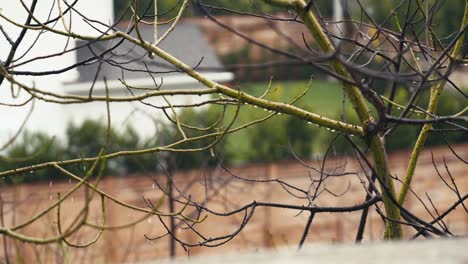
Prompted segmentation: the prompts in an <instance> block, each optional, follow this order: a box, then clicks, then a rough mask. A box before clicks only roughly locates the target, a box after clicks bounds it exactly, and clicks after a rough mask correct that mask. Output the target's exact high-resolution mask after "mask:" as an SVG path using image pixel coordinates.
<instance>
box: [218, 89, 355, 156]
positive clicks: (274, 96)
mask: <svg viewBox="0 0 468 264" xmlns="http://www.w3.org/2000/svg"><path fill="white" fill-rule="evenodd" d="M309 84H310V82H309V80H303V81H274V82H273V83H272V84H271V87H270V89H268V83H267V82H266V83H246V84H241V85H240V86H239V88H240V89H241V90H242V91H244V92H246V93H248V94H251V95H254V96H261V95H264V94H265V93H266V92H267V93H266V96H265V98H266V99H269V100H272V101H277V102H285V103H289V102H291V101H292V100H293V99H294V98H296V97H298V96H299V95H301V94H303V93H304V91H305V90H306V89H307V87H308V86H309ZM342 96H343V94H342V89H341V85H340V83H338V82H327V81H324V80H312V83H311V84H310V87H309V89H308V90H307V92H306V93H305V94H304V96H303V97H302V98H301V99H299V100H298V101H297V102H296V103H295V105H296V106H299V107H301V108H303V109H306V110H308V111H311V112H314V113H317V114H320V115H323V116H326V117H329V118H334V119H339V118H340V113H341V108H342ZM235 109H236V107H235V106H232V107H229V109H228V111H227V112H226V116H225V117H226V119H225V123H227V122H229V121H230V120H232V119H231V118H232V117H233V115H234V112H235ZM346 110H347V111H346V112H347V114H348V115H349V114H350V113H351V114H353V111H352V109H351V105H350V104H349V102H347V103H346ZM268 114H269V113H268V112H266V111H265V110H263V109H260V108H256V107H254V106H251V105H249V106H243V107H242V108H241V109H240V112H239V115H238V118H237V121H236V122H235V126H239V125H242V124H245V123H248V122H250V121H253V120H257V119H260V118H262V117H265V116H267V115H268ZM353 115H354V114H353ZM287 118H288V117H287V116H285V115H276V116H274V117H272V118H271V119H270V120H268V121H266V122H264V123H263V124H261V126H264V127H266V129H263V130H262V132H261V133H262V135H261V136H260V137H259V136H258V131H257V134H255V131H254V130H255V128H253V127H250V128H248V129H243V130H241V131H239V132H236V133H234V134H231V135H228V136H227V137H226V138H225V140H226V143H227V144H228V147H227V148H226V149H228V150H229V151H231V152H232V153H233V156H234V160H236V161H238V162H242V161H243V160H246V159H247V160H248V159H249V157H250V156H251V155H253V154H252V153H253V152H255V151H257V149H256V148H260V147H261V146H262V142H261V141H264V140H263V139H266V138H268V140H267V141H269V142H271V144H275V145H276V148H274V149H275V150H276V149H277V148H278V149H280V150H278V151H284V152H288V153H290V150H289V149H288V147H289V146H288V139H290V138H291V136H293V135H289V132H287V129H286V128H285V126H288V123H287V121H286V119H287ZM353 120H355V119H353ZM298 122H301V121H298ZM304 125H305V126H306V127H307V131H308V132H306V133H312V134H313V135H314V140H313V142H310V144H311V146H312V148H311V149H312V150H313V152H314V153H316V154H317V153H322V152H323V151H324V150H325V149H326V148H327V146H328V143H329V141H330V140H331V138H332V137H333V133H332V132H330V131H328V130H326V129H319V128H317V127H316V126H312V125H308V124H306V123H304ZM291 158H292V157H291Z"/></svg>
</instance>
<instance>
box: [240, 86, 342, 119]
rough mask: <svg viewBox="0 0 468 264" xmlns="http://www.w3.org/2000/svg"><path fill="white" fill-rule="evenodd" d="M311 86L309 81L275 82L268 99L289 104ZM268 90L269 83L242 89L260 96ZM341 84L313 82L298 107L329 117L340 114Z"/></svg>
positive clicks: (242, 87)
mask: <svg viewBox="0 0 468 264" xmlns="http://www.w3.org/2000/svg"><path fill="white" fill-rule="evenodd" d="M308 86H309V81H308V80H303V81H273V82H272V85H271V88H270V91H269V93H268V95H267V97H266V98H269V99H271V100H275V101H281V102H289V101H291V100H292V99H293V98H295V97H297V96H298V95H300V94H301V93H303V92H304V90H305V89H307V87H308ZM267 88H268V83H250V84H249V83H248V84H244V85H242V86H241V89H242V90H243V91H245V92H248V93H250V94H253V95H256V96H260V95H262V94H263V93H264V92H265V91H266V90H267ZM342 96H343V93H342V89H341V84H340V83H338V82H328V81H324V80H312V83H311V85H310V88H309V90H308V91H307V94H305V96H304V97H302V98H301V99H300V100H299V101H298V102H297V103H296V105H300V106H301V107H304V108H306V109H307V110H309V111H313V112H316V113H318V114H321V115H326V116H329V117H332V116H335V115H336V114H339V112H340V109H341V102H342Z"/></svg>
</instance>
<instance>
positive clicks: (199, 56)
mask: <svg viewBox="0 0 468 264" xmlns="http://www.w3.org/2000/svg"><path fill="white" fill-rule="evenodd" d="M168 28H169V25H160V26H159V27H158V35H159V36H161V35H162V34H164V32H166V30H167V29H168ZM139 29H140V32H141V35H142V37H143V39H145V40H146V41H150V42H151V41H152V40H153V30H154V29H153V26H150V25H140V26H139ZM122 30H126V28H122ZM131 35H134V36H135V35H136V33H135V30H133V31H132V32H131ZM117 42H118V41H116V40H113V41H100V42H93V43H91V44H90V45H89V46H84V47H82V48H79V49H78V50H77V53H76V56H77V60H78V62H80V61H84V60H87V59H89V58H91V57H93V56H94V55H98V56H101V54H102V53H103V52H104V51H105V50H107V49H108V48H109V47H112V46H115V45H116V44H117ZM86 43H87V42H85V41H78V42H77V47H79V46H81V45H84V44H86ZM159 47H160V48H161V49H163V50H164V51H166V52H168V53H170V54H171V55H173V56H174V57H176V58H178V59H180V60H181V61H183V62H184V63H186V64H188V65H189V66H192V67H195V66H198V67H209V68H220V69H221V68H222V64H221V62H220V61H219V59H218V58H217V56H216V54H215V52H214V50H213V49H212V48H211V47H210V45H209V44H208V42H207V41H206V39H205V38H204V36H203V34H202V32H201V31H200V29H199V27H198V26H197V25H194V24H185V23H179V24H178V25H177V26H176V27H175V29H174V30H173V31H172V32H171V33H170V34H169V36H168V37H167V38H166V39H164V40H163V41H162V42H161V43H160V44H159ZM93 54H94V55H93ZM102 57H103V58H104V59H105V60H93V61H91V62H90V63H88V64H86V65H83V66H79V67H78V68H77V69H78V72H79V77H78V80H76V81H74V83H76V82H92V81H93V80H94V78H95V75H96V72H97V69H98V68H99V64H101V66H100V70H99V76H98V79H97V80H98V81H102V80H103V78H104V77H106V78H107V79H108V80H116V79H118V78H122V70H123V71H124V76H125V79H137V78H150V76H149V74H148V73H146V72H145V71H146V67H145V64H146V65H147V66H148V68H149V69H150V71H151V72H154V73H155V74H153V76H154V77H155V78H157V80H158V82H159V78H160V77H164V76H168V75H180V74H181V73H180V72H174V70H175V68H174V67H173V66H172V65H170V64H168V63H167V62H165V61H164V60H162V59H161V58H159V57H155V58H154V59H151V58H149V56H148V53H147V52H146V51H145V50H144V49H142V48H140V47H138V46H136V45H134V44H133V43H130V42H128V41H123V42H122V43H121V44H120V45H118V46H117V47H116V48H115V49H114V50H113V51H112V54H111V53H106V54H104V55H102ZM200 61H201V62H200ZM100 62H102V63H100Z"/></svg>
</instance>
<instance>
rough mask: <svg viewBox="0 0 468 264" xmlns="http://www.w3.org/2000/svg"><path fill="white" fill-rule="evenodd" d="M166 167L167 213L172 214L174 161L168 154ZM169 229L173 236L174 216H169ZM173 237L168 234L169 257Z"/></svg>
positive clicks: (173, 255)
mask: <svg viewBox="0 0 468 264" xmlns="http://www.w3.org/2000/svg"><path fill="white" fill-rule="evenodd" d="M166 169H167V188H168V190H167V194H168V196H169V213H170V214H173V213H174V212H175V206H174V175H173V171H174V162H173V159H172V158H171V156H170V155H168V156H167V157H166ZM169 231H170V232H171V234H172V235H173V236H175V217H173V216H171V217H169ZM175 242H176V241H175V239H174V238H173V237H172V236H169V256H170V258H175V256H176V248H175Z"/></svg>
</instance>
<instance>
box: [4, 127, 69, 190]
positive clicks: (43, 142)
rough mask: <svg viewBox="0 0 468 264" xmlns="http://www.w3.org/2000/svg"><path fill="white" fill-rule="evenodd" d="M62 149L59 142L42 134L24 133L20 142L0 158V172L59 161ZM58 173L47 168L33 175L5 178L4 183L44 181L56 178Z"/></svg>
mask: <svg viewBox="0 0 468 264" xmlns="http://www.w3.org/2000/svg"><path fill="white" fill-rule="evenodd" d="M63 153H64V149H63V147H62V144H61V142H59V141H58V140H56V139H54V138H50V137H49V136H47V135H46V134H44V133H40V132H36V133H30V132H25V133H24V134H23V136H22V138H21V139H20V142H18V143H15V144H14V145H13V146H12V147H10V149H9V150H8V151H7V152H6V155H4V156H2V157H0V170H2V171H5V170H12V169H15V168H18V167H26V166H30V165H34V164H38V163H44V162H49V161H56V160H61V159H63V158H64V156H63ZM57 176H58V173H57V171H56V170H55V169H52V168H47V169H43V170H39V171H35V172H34V173H24V174H20V175H15V176H14V177H6V178H4V181H5V182H6V183H20V182H27V181H35V180H38V181H46V180H50V179H52V178H54V179H55V178H56V177H57Z"/></svg>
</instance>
